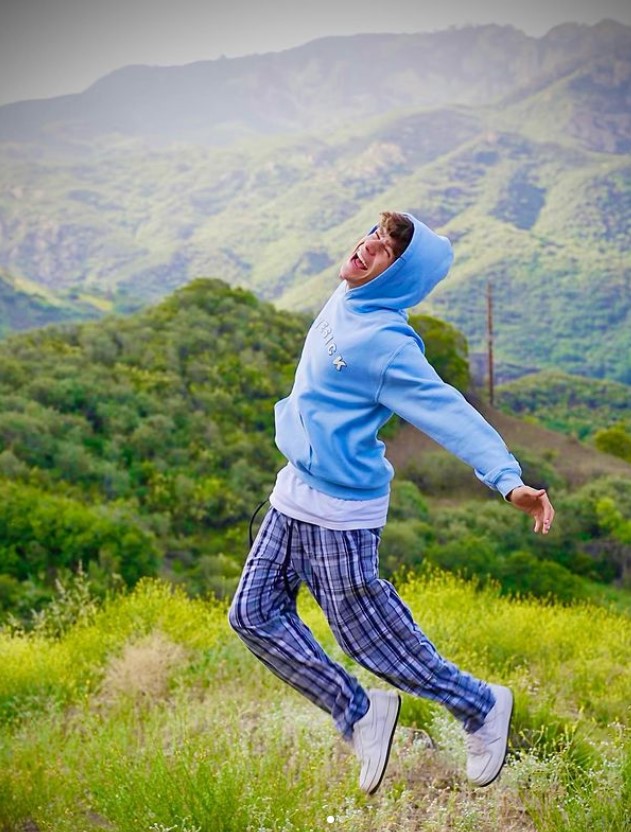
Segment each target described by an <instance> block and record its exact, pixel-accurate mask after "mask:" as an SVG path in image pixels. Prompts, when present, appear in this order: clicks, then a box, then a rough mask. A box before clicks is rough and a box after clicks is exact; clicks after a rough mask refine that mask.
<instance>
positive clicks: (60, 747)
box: [0, 575, 631, 832]
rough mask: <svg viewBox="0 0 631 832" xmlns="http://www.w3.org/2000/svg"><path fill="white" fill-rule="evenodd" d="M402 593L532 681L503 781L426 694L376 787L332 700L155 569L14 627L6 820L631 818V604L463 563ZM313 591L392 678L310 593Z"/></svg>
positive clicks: (442, 626) (591, 824) (190, 828)
mask: <svg viewBox="0 0 631 832" xmlns="http://www.w3.org/2000/svg"><path fill="white" fill-rule="evenodd" d="M401 593H402V596H403V597H404V599H405V600H406V601H407V602H408V604H409V605H410V607H411V609H412V611H413V613H414V614H415V616H416V618H417V620H418V621H419V622H420V623H421V624H422V626H423V628H424V629H425V630H426V632H427V633H428V635H430V637H431V638H432V639H434V640H435V642H436V644H437V646H438V647H439V649H440V650H441V652H443V654H444V655H446V656H448V657H449V658H451V659H453V660H454V661H456V662H457V663H459V664H460V665H461V666H462V667H463V668H464V669H467V670H470V671H471V672H473V673H475V674H478V675H480V676H482V677H484V678H488V679H489V680H492V681H493V680H494V681H501V682H505V683H507V684H510V685H511V686H512V688H513V689H514V691H515V695H516V712H515V718H514V724H513V733H512V738H511V747H512V752H511V756H510V758H509V761H508V763H507V766H506V768H505V771H504V774H503V775H502V778H501V779H500V781H498V783H497V784H496V785H494V786H492V787H490V788H489V789H487V790H484V791H480V790H473V789H471V788H470V787H469V786H468V785H467V783H466V779H465V776H464V751H463V744H462V737H461V731H460V727H459V726H458V724H457V723H456V722H455V720H453V718H452V717H450V716H449V715H448V714H447V713H446V712H445V711H443V710H442V709H441V708H440V707H439V706H438V705H435V704H433V703H428V702H426V701H425V700H417V699H413V698H412V697H409V696H406V697H404V705H403V709H402V718H401V724H400V727H399V729H398V731H397V735H396V739H395V745H394V749H393V754H392V760H391V763H390V766H389V769H388V773H387V777H386V779H385V781H384V784H383V786H382V788H381V790H380V791H379V793H378V794H377V795H376V796H375V797H374V798H370V799H368V798H366V797H365V796H364V795H363V794H362V793H361V792H360V791H359V789H358V787H357V784H356V780H357V774H358V767H357V762H356V760H355V758H354V757H353V756H352V753H351V751H350V749H349V747H348V746H347V745H346V744H345V743H344V742H343V741H341V740H340V739H339V738H338V737H337V735H336V733H335V731H334V729H333V726H332V724H331V723H330V720H329V718H328V717H327V716H326V715H325V714H323V713H321V712H320V711H318V710H317V709H315V708H314V707H313V706H311V705H310V704H309V703H308V702H306V701H305V700H303V699H302V698H301V697H299V696H298V695H297V694H296V693H294V692H293V691H292V690H291V689H290V688H288V687H286V686H285V685H283V684H282V683H281V682H279V681H278V680H277V679H276V678H275V677H274V676H273V675H272V674H270V673H269V672H268V671H267V670H266V669H265V668H264V667H263V666H262V665H261V664H260V663H258V662H257V661H256V660H255V659H254V658H253V657H252V656H251V655H250V654H249V653H248V652H247V651H246V649H245V648H244V647H243V646H242V645H241V643H240V642H239V641H238V639H237V638H236V636H235V635H234V634H233V633H232V632H231V631H230V629H229V627H228V624H227V621H226V615H225V612H226V611H225V606H224V605H221V604H219V603H217V602H215V601H208V602H206V601H200V600H191V599H188V598H187V597H186V596H185V595H184V594H183V593H180V592H177V591H173V590H172V589H170V588H169V587H168V586H167V585H166V584H162V583H159V582H155V581H143V582H141V584H139V585H138V586H137V587H136V589H135V590H134V591H133V592H132V593H130V594H128V595H125V596H118V597H115V598H114V599H112V600H110V601H108V602H106V604H105V605H104V607H103V608H102V609H100V610H97V611H96V612H93V613H92V614H91V616H88V618H87V620H86V622H85V623H83V624H81V625H75V626H71V627H70V628H69V629H68V631H67V632H66V633H65V635H63V636H62V637H61V638H58V639H51V638H46V637H44V636H42V635H36V634H31V635H28V636H26V635H23V634H22V635H20V634H11V633H10V632H8V631H5V632H3V633H2V634H0V666H2V669H3V672H2V675H1V676H0V706H1V709H2V710H1V712H2V714H3V722H2V727H1V728H0V829H2V830H3V832H18V830H20V831H21V830H24V829H26V828H29V829H38V830H42V832H43V831H44V830H51V832H52V830H54V832H77V831H78V830H92V829H110V830H117V831H118V830H120V832H128V831H129V832H132V830H133V831H134V832H137V830H151V832H167V830H170V832H176V830H177V832H202V830H204V831H205V830H213V831H215V830H216V832H237V830H238V832H263V830H265V832H272V830H274V832H281V830H283V831H284V832H290V830H291V832H296V831H297V830H304V832H307V831H308V830H309V831H311V832H316V830H323V829H327V828H332V829H348V830H353V832H372V830H395V829H396V830H403V832H408V830H409V832H412V830H416V829H423V830H446V829H449V830H460V831H461V832H464V830H476V832H479V830H482V831H483V832H484V831H485V830H489V832H490V830H498V829H501V830H502V831H503V832H505V830H508V831H509V832H510V830H545V832H553V831H554V832H558V830H567V832H581V830H585V832H587V830H588V829H589V830H590V832H591V830H601V829H602V830H603V832H604V830H607V832H616V831H618V832H623V830H625V829H628V827H627V826H625V824H626V822H627V818H626V817H625V811H626V809H625V807H626V806H628V798H629V795H630V794H631V756H630V750H631V748H630V738H629V701H630V695H629V694H630V693H631V661H630V659H631V622H630V621H629V620H628V618H626V617H624V616H619V615H617V614H616V613H615V612H613V611H611V610H607V609H603V608H596V607H591V606H589V605H576V606H571V607H560V606H554V605H552V604H545V603H540V602H534V601H532V600H528V599H517V600H512V601H509V600H506V599H503V598H500V597H499V596H498V595H497V593H496V591H495V590H494V589H493V588H487V589H484V590H476V588H475V587H474V586H472V585H470V584H466V583H464V582H462V581H460V580H458V579H456V578H454V577H452V576H444V575H437V576H434V577H429V578H425V579H423V580H419V579H414V580H411V581H410V582H409V583H406V584H404V585H403V586H402V587H401ZM300 605H301V611H302V614H303V616H304V618H305V620H306V621H307V622H308V623H309V625H310V626H311V627H312V629H313V630H314V632H315V634H316V636H317V637H318V638H319V639H320V640H321V641H322V642H323V643H324V644H325V646H326V647H327V649H328V650H329V651H330V652H331V653H332V654H333V655H334V656H335V658H336V659H338V660H340V661H343V662H344V663H345V664H346V665H347V666H349V667H353V668H354V670H353V672H356V673H357V675H358V676H359V678H360V679H361V680H362V681H363V682H364V683H366V684H370V685H374V684H375V680H374V678H372V677H370V675H369V674H368V673H367V672H365V671H364V670H362V669H360V668H357V667H355V666H353V665H352V663H351V662H350V661H349V660H348V659H346V658H345V657H343V656H342V654H341V652H340V650H339V648H338V647H337V646H336V645H335V644H334V642H333V638H332V635H331V633H330V631H329V629H328V627H327V625H326V622H325V621H324V620H323V618H322V614H321V612H320V611H319V610H318V609H317V608H316V606H315V605H314V603H313V602H312V601H311V600H310V598H309V597H307V596H301V599H300ZM329 817H332V818H333V823H329V822H328V821H327V818H329Z"/></svg>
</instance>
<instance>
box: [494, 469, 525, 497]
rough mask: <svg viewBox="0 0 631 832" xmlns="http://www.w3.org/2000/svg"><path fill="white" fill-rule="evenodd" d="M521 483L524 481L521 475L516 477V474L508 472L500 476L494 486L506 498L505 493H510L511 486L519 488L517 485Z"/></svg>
mask: <svg viewBox="0 0 631 832" xmlns="http://www.w3.org/2000/svg"><path fill="white" fill-rule="evenodd" d="M523 484H524V482H523V480H522V478H521V477H518V476H517V474H512V473H510V474H504V475H503V476H501V477H500V479H499V480H498V481H497V482H496V484H495V487H496V488H497V490H498V491H499V492H500V494H501V495H502V497H503V498H504V499H506V495H507V494H510V492H511V491H512V490H513V488H519V486H520V485H523Z"/></svg>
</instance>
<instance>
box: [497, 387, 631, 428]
mask: <svg viewBox="0 0 631 832" xmlns="http://www.w3.org/2000/svg"><path fill="white" fill-rule="evenodd" d="M497 403H498V406H499V407H500V408H502V409H503V410H504V411H505V412H507V413H513V414H515V415H517V416H519V417H521V418H523V417H529V418H531V419H533V420H536V421H537V422H538V423H539V424H542V425H545V426H546V427H548V428H551V429H552V430H555V431H560V432H562V433H567V434H570V435H573V436H576V437H578V438H579V439H587V438H589V437H593V435H594V433H596V432H597V431H598V430H600V429H602V428H609V427H611V426H613V425H617V424H621V425H627V426H628V427H629V428H630V429H631V387H630V386H629V385H627V384H616V383H615V382H612V381H605V380H604V379H603V380H597V379H589V378H581V377H580V376H571V375H567V374H565V373H559V372H554V371H549V372H545V373H534V374H531V375H527V376H522V378H519V379H517V380H516V381H512V382H509V383H507V384H502V385H500V387H498V388H497Z"/></svg>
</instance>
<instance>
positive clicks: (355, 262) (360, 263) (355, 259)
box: [351, 251, 368, 272]
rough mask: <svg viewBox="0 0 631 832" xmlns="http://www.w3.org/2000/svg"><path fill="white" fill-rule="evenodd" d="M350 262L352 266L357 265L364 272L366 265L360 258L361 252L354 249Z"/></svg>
mask: <svg viewBox="0 0 631 832" xmlns="http://www.w3.org/2000/svg"><path fill="white" fill-rule="evenodd" d="M351 263H352V264H353V265H354V266H357V268H358V269H361V270H362V271H364V272H365V271H366V270H367V268H368V266H367V265H366V264H365V263H364V261H363V260H362V257H361V254H360V253H359V252H358V251H356V252H355V254H353V256H352V257H351Z"/></svg>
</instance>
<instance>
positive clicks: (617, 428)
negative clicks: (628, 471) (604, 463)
mask: <svg viewBox="0 0 631 832" xmlns="http://www.w3.org/2000/svg"><path fill="white" fill-rule="evenodd" d="M594 445H595V446H596V447H597V448H598V450H599V451H604V453H606V454H613V456H619V457H620V459H624V460H626V461H627V462H631V430H626V428H625V427H624V426H623V425H621V424H619V425H612V427H610V428H601V430H599V431H596V433H595V434H594Z"/></svg>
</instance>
